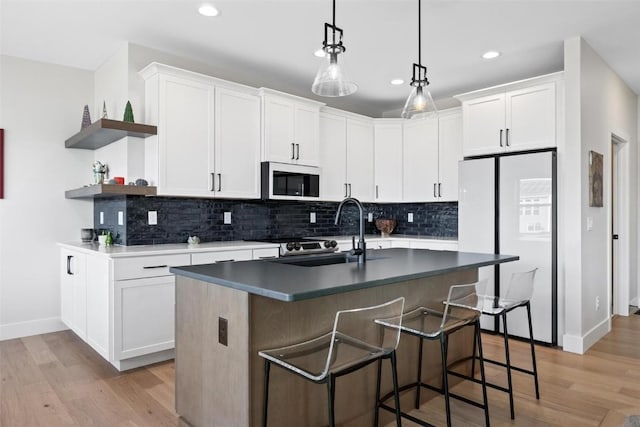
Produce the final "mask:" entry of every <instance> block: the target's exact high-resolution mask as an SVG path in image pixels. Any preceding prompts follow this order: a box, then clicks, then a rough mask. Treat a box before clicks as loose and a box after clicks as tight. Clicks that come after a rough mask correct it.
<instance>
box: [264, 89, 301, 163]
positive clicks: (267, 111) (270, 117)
mask: <svg viewBox="0 0 640 427" xmlns="http://www.w3.org/2000/svg"><path fill="white" fill-rule="evenodd" d="M294 124H295V105H294V104H293V103H292V102H291V101H289V100H286V99H282V98H278V97H273V96H265V97H264V143H265V150H266V153H265V160H269V161H272V162H281V163H295V158H296V150H295V148H296V147H295V143H296V142H295V139H296V136H295V127H294Z"/></svg>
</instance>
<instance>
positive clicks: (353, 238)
mask: <svg viewBox="0 0 640 427" xmlns="http://www.w3.org/2000/svg"><path fill="white" fill-rule="evenodd" d="M358 244H360V242H358ZM351 249H356V236H351Z"/></svg>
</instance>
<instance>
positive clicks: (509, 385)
mask: <svg viewBox="0 0 640 427" xmlns="http://www.w3.org/2000/svg"><path fill="white" fill-rule="evenodd" d="M502 326H503V328H504V331H503V332H504V355H505V361H506V365H507V389H508V390H509V407H510V409H511V419H512V420H513V419H515V417H516V415H515V410H514V409H513V382H512V380H511V358H510V357H509V332H508V330H507V312H506V311H504V312H502Z"/></svg>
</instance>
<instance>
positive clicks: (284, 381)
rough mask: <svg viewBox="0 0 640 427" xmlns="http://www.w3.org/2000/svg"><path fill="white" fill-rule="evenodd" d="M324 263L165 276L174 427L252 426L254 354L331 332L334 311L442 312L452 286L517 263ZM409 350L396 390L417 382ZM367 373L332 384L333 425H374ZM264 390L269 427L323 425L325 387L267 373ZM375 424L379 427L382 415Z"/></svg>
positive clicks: (446, 259)
mask: <svg viewBox="0 0 640 427" xmlns="http://www.w3.org/2000/svg"><path fill="white" fill-rule="evenodd" d="M332 256H333V257H335V255H332ZM291 258H295V257H291ZM317 258H318V257H316V259H317ZM325 258H326V262H320V263H311V264H306V265H305V263H304V261H302V262H298V261H295V260H294V261H291V260H289V259H286V258H281V259H276V260H261V261H245V262H235V263H218V264H208V265H195V266H187V267H175V268H171V272H172V273H174V274H176V275H177V279H176V412H177V413H178V414H179V415H180V416H181V420H182V421H184V422H186V423H187V425H193V426H238V427H240V426H242V427H244V426H258V425H260V424H261V414H262V407H261V405H262V390H263V361H262V359H261V358H260V357H259V356H258V351H259V350H262V349H268V348H274V347H278V346H284V345H288V344H291V343H294V342H299V341H302V340H306V339H310V338H314V337H316V336H318V335H321V334H323V333H325V332H327V331H330V330H331V328H332V326H333V320H334V317H335V313H336V311H338V310H341V309H347V308H354V307H363V306H370V305H375V304H379V303H382V302H385V301H388V300H390V299H393V298H396V297H398V296H404V297H405V298H406V305H405V309H406V310H408V309H411V308H415V307H418V306H432V307H438V306H440V309H441V301H442V300H444V299H446V296H447V293H448V289H449V287H450V286H451V285H454V284H461V283H471V282H474V281H476V280H477V271H478V268H479V267H483V266H488V265H494V264H499V263H503V262H509V261H515V260H517V259H518V257H517V256H509V255H493V254H476V253H464V252H456V251H432V250H419V249H382V250H377V251H372V252H370V254H369V255H368V260H367V262H366V264H364V265H359V264H358V263H355V262H352V263H350V262H346V260H344V261H342V262H340V263H333V262H334V259H335V258H334V259H331V260H330V259H328V257H325ZM296 264H299V265H296ZM322 264H324V265H322ZM470 333H471V331H468V332H467V331H464V332H462V333H460V334H459V337H456V339H453V340H452V341H451V347H450V360H455V359H456V358H461V357H464V356H468V355H469V354H470V353H471V343H472V339H471V335H470ZM465 334H466V335H465ZM417 342H418V341H417V340H415V339H411V338H407V337H402V339H401V340H400V346H399V348H398V369H399V380H400V383H401V384H403V383H408V382H411V381H414V380H415V375H416V374H415V372H416V370H417V366H416V365H417ZM425 350H426V355H427V357H425V361H424V367H423V372H425V378H430V377H431V378H437V377H438V376H439V375H440V368H439V365H438V362H439V360H440V355H439V349H438V346H437V345H436V346H434V347H431V346H429V344H427V345H426V346H425ZM383 366H384V365H383ZM375 370H376V368H375V365H371V366H369V367H367V368H365V369H362V370H360V371H357V372H355V373H352V374H350V375H348V376H345V377H342V378H340V379H339V380H338V382H337V386H336V393H337V394H336V421H337V422H338V423H339V424H341V425H350V426H351V425H352V426H357V425H371V424H372V416H373V404H374V399H375V398H374V396H375V382H376V372H375ZM270 386H271V392H270V410H269V425H272V426H296V427H300V426H316V425H323V424H326V421H325V420H326V413H327V410H326V391H325V388H324V387H322V386H318V385H315V384H312V383H309V382H307V381H304V380H302V379H300V378H297V377H296V376H294V375H291V374H290V373H288V372H285V371H283V370H281V369H274V370H272V375H271V385H270ZM382 387H383V393H384V392H385V391H388V390H390V389H391V384H390V374H389V371H388V367H387V366H385V367H384V369H383V382H382ZM404 397H405V398H408V397H410V396H408V395H407V396H404ZM425 397H426V398H428V393H425ZM404 402H406V403H407V404H408V402H409V401H408V400H403V403H404ZM381 415H382V417H383V418H382V421H383V422H385V421H386V420H387V419H388V418H386V417H387V415H390V414H386V413H385V412H384V411H383V412H382V413H381ZM389 419H390V418H389Z"/></svg>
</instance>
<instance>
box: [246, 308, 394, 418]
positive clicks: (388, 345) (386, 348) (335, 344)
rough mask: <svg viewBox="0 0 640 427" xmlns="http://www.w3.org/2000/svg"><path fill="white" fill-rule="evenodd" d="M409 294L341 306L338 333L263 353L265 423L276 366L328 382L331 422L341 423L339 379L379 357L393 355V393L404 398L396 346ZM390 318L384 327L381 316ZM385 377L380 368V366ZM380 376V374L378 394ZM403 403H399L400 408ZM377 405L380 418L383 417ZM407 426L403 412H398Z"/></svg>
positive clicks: (310, 378)
mask: <svg viewBox="0 0 640 427" xmlns="http://www.w3.org/2000/svg"><path fill="white" fill-rule="evenodd" d="M403 309H404V297H400V298H396V299H394V300H392V301H389V302H386V303H384V304H381V305H376V306H372V307H364V308H356V309H352V310H341V311H338V312H337V313H336V317H335V321H334V323H333V331H331V332H328V333H326V334H324V335H322V336H320V337H317V338H315V339H312V340H309V341H305V342H302V343H298V344H293V345H290V346H287V347H281V348H276V349H272V350H263V351H260V352H258V354H259V355H260V356H261V357H263V358H264V361H265V364H264V376H265V383H264V401H263V415H262V425H263V426H264V427H266V425H267V418H268V412H267V410H268V403H269V371H270V367H271V364H275V365H277V366H280V367H281V368H284V369H286V370H287V371H289V372H291V373H293V374H296V375H299V376H301V377H302V378H304V379H306V380H309V381H312V382H314V383H316V384H326V385H327V397H328V408H329V426H331V427H333V426H335V414H334V402H335V392H336V390H335V385H336V378H337V377H340V376H343V375H346V374H349V373H351V372H354V371H356V370H358V369H360V368H362V367H364V366H367V365H369V364H370V363H373V362H375V361H376V360H380V361H381V360H382V359H390V361H391V372H392V376H393V394H394V396H395V399H396V404H397V403H398V402H399V395H398V373H397V369H396V348H397V347H398V342H399V340H400V324H401V321H402V311H403ZM379 318H385V319H389V320H388V323H387V324H386V326H389V327H387V328H382V327H380V325H378V324H377V323H376V322H375V320H376V319H379ZM378 375H380V370H378ZM379 385H380V378H379V377H378V393H379ZM399 407H400V405H398V408H399ZM377 412H378V408H377V406H376V419H377V417H378V414H377ZM396 422H397V425H398V426H400V425H401V420H400V413H399V412H398V413H397V414H396Z"/></svg>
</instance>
